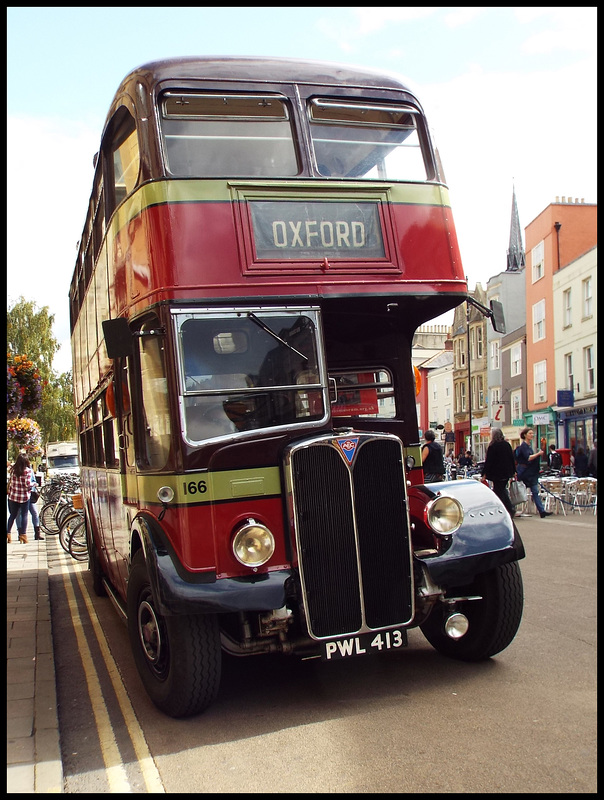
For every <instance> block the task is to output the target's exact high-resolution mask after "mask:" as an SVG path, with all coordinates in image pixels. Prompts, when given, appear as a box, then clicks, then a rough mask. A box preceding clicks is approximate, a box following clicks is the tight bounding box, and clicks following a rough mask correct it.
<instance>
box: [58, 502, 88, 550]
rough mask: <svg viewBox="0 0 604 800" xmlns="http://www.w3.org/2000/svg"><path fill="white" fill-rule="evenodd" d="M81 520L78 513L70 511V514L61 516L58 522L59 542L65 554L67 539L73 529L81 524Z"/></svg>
mask: <svg viewBox="0 0 604 800" xmlns="http://www.w3.org/2000/svg"><path fill="white" fill-rule="evenodd" d="M82 520H83V517H82V515H81V514H80V513H79V512H77V511H73V510H72V512H71V514H68V515H67V516H63V518H62V520H61V522H60V529H59V542H60V543H61V547H62V548H63V550H65V552H66V553H69V538H70V536H71V533H72V531H73V529H74V528H75V527H76V526H78V525H79V524H80V523H81V522H82Z"/></svg>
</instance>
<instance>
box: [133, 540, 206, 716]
mask: <svg viewBox="0 0 604 800" xmlns="http://www.w3.org/2000/svg"><path fill="white" fill-rule="evenodd" d="M127 610H128V632H129V635H130V644H131V647H132V652H133V654H134V660H135V662H136V667H137V669H138V672H139V674H140V676H141V679H142V681H143V684H144V686H145V689H146V690H147V693H148V695H149V697H150V698H151V700H152V701H153V702H154V703H155V705H156V706H157V707H158V708H159V709H160V711H163V712H164V713H165V714H168V715H169V716H171V717H190V716H193V715H194V714H199V713H200V712H201V711H203V710H204V709H205V708H207V707H208V706H209V705H210V703H212V701H213V700H214V699H215V698H216V695H217V694H218V687H219V685H220V670H221V652H220V634H219V631H218V621H217V619H216V616H215V615H212V614H195V615H189V616H181V615H175V616H172V615H170V616H163V615H162V614H161V613H160V611H159V609H158V608H157V604H156V603H155V600H154V598H153V593H152V590H151V584H150V582H149V576H148V572H147V567H146V564H145V559H144V554H143V551H142V550H139V551H138V552H137V553H136V554H135V556H134V558H133V559H132V568H131V571H130V577H129V580H128V597H127Z"/></svg>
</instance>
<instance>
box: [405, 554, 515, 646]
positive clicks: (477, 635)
mask: <svg viewBox="0 0 604 800" xmlns="http://www.w3.org/2000/svg"><path fill="white" fill-rule="evenodd" d="M470 595H473V596H476V595H479V596H480V597H481V598H482V599H481V600H467V601H465V602H464V601H462V602H460V603H458V604H457V605H456V607H455V610H456V611H460V612H461V613H462V614H465V616H466V617H467V618H468V622H469V627H468V630H467V632H466V633H465V634H464V635H463V636H462V637H461V638H459V639H451V638H450V637H449V636H447V634H446V633H445V629H444V623H445V620H446V618H447V615H448V613H450V611H449V606H448V605H447V604H446V603H439V604H438V605H437V606H436V607H435V608H434V609H432V611H431V613H430V616H429V617H428V619H427V620H426V621H425V622H424V624H423V625H421V626H420V627H421V630H422V633H423V634H424V636H425V637H426V639H427V640H428V641H429V642H430V644H431V645H432V647H434V648H435V649H436V650H438V652H439V653H442V654H443V655H445V656H448V657H449V658H457V659H459V660H460V661H482V660H484V659H486V658H490V657H491V656H494V655H495V654H496V653H500V652H501V651H502V650H505V648H506V647H507V646H508V645H509V644H510V642H511V641H512V639H513V638H514V636H515V635H516V633H517V631H518V628H519V626H520V620H521V619H522V608H523V604H524V594H523V588H522V575H521V574H520V567H519V566H518V562H516V561H514V562H512V563H511V564H502V565H500V566H498V567H495V569H492V570H489V572H484V573H482V574H481V575H477V576H476V578H475V579H474V582H473V583H472V584H471V585H470V586H463V587H451V588H450V589H448V590H447V593H446V596H447V597H461V596H470Z"/></svg>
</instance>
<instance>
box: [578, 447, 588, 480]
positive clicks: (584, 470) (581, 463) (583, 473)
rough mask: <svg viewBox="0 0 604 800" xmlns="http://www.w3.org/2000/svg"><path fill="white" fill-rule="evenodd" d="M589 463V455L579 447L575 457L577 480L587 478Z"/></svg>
mask: <svg viewBox="0 0 604 800" xmlns="http://www.w3.org/2000/svg"><path fill="white" fill-rule="evenodd" d="M587 462H588V457H587V453H586V452H585V450H584V449H583V448H582V447H579V448H578V449H577V455H576V456H575V475H576V476H577V478H585V477H587V475H588V474H589V470H588V467H587Z"/></svg>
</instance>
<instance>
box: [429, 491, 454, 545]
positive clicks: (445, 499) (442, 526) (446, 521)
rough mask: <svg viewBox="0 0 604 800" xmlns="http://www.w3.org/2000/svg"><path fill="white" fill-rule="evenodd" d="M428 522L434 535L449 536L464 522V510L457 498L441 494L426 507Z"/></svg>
mask: <svg viewBox="0 0 604 800" xmlns="http://www.w3.org/2000/svg"><path fill="white" fill-rule="evenodd" d="M425 515H426V522H427V523H428V525H429V526H430V527H431V528H432V530H433V531H434V533H436V534H437V535H439V536H448V535H449V534H451V533H454V532H455V531H456V530H457V529H458V528H459V526H460V525H461V523H462V522H463V509H462V507H461V503H460V502H459V500H457V499H456V498H455V497H449V496H448V495H443V494H439V495H438V496H437V497H435V498H434V499H433V500H430V502H429V503H428V504H427V505H426V510H425Z"/></svg>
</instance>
